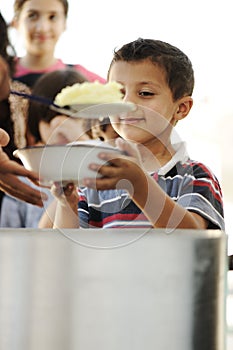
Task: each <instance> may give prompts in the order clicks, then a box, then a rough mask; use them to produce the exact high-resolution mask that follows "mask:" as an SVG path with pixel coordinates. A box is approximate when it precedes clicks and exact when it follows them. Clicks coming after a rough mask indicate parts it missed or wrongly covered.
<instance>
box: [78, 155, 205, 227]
mask: <svg viewBox="0 0 233 350" xmlns="http://www.w3.org/2000/svg"><path fill="white" fill-rule="evenodd" d="M131 154H132V157H129V156H119V157H117V158H116V157H115V158H114V155H112V156H111V155H109V154H107V153H106V154H102V155H101V158H102V159H104V160H105V161H108V162H110V164H111V165H112V166H102V167H101V168H99V166H97V165H94V164H93V165H92V166H91V168H92V170H96V171H97V170H98V169H99V172H100V173H101V175H102V176H103V177H102V178H100V179H96V178H95V179H94V178H93V179H85V180H84V185H86V186H88V187H92V188H97V189H98V190H106V189H114V188H118V189H120V188H121V189H124V190H127V191H128V193H129V195H130V197H131V198H132V200H133V201H134V203H135V204H136V205H137V206H138V207H139V208H140V209H141V210H142V212H143V213H144V215H145V216H146V217H147V218H148V220H149V221H150V222H151V224H152V226H153V227H155V228H158V227H159V228H169V229H172V228H187V229H191V228H195V229H206V228H207V225H208V223H207V221H206V220H205V219H204V218H203V217H201V216H200V215H198V214H195V213H193V212H191V211H188V210H187V209H185V208H183V207H182V206H180V205H179V204H178V203H176V202H175V201H174V200H173V199H172V198H171V197H169V196H168V195H167V194H166V192H165V191H164V190H163V189H162V188H161V187H160V186H159V185H158V183H157V182H156V181H155V180H154V179H153V178H152V177H151V176H150V175H149V174H148V173H147V172H146V171H145V170H144V169H143V167H142V165H141V164H140V161H139V160H138V159H139V158H137V154H136V152H134V151H133V152H132V153H131Z"/></svg>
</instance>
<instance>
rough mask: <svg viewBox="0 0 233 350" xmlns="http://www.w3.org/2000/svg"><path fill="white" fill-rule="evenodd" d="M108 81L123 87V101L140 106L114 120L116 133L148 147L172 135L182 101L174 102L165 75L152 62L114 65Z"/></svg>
mask: <svg viewBox="0 0 233 350" xmlns="http://www.w3.org/2000/svg"><path fill="white" fill-rule="evenodd" d="M109 81H117V82H119V83H121V84H122V85H123V86H124V90H123V93H124V101H130V102H133V103H135V104H136V105H140V106H141V107H139V109H138V111H136V112H130V113H129V114H127V115H126V116H114V117H111V122H112V124H113V127H114V129H115V130H116V132H117V133H118V134H119V135H120V136H122V137H123V138H125V139H129V140H133V141H135V142H138V143H143V144H146V143H147V142H148V141H150V139H154V138H158V137H162V135H163V134H164V133H167V135H170V132H171V129H172V126H173V125H175V123H176V121H177V120H178V119H182V118H178V116H177V111H178V110H179V108H180V100H179V101H175V102H174V101H173V96H172V92H171V90H170V88H169V86H168V84H167V82H166V76H165V72H164V71H163V69H162V68H160V67H159V66H158V65H157V66H156V65H155V64H153V63H152V62H151V61H150V60H143V61H139V62H125V61H118V62H115V63H114V64H113V65H112V67H111V70H110V72H109Z"/></svg>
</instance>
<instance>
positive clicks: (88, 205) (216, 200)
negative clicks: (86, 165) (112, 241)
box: [78, 142, 225, 230]
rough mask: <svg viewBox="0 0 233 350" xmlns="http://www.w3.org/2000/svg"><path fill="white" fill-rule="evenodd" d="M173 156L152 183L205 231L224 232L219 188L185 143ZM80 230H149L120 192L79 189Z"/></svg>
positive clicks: (138, 211) (210, 173)
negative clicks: (203, 222) (202, 224)
mask: <svg viewBox="0 0 233 350" xmlns="http://www.w3.org/2000/svg"><path fill="white" fill-rule="evenodd" d="M173 147H174V149H175V151H176V153H175V155H174V156H173V157H172V159H171V160H170V161H169V162H168V163H167V164H165V165H164V166H163V167H161V168H160V169H159V171H157V172H152V173H150V176H152V177H153V178H154V181H157V183H158V184H159V185H160V186H161V188H162V189H163V190H164V191H165V192H166V193H167V194H168V195H169V196H170V197H171V198H172V199H173V200H174V201H175V202H177V203H178V204H179V205H181V206H182V207H184V208H186V209H187V210H190V211H192V212H195V213H197V214H199V215H201V216H202V217H203V218H205V219H206V220H207V221H208V223H209V224H208V229H221V230H224V228H225V226H224V218H223V202H222V192H221V188H220V184H219V182H218V179H217V178H216V176H215V175H214V174H213V173H212V171H211V170H210V169H209V168H208V167H207V166H205V165H204V164H202V163H200V162H197V161H194V160H191V159H190V158H189V156H188V153H187V150H186V146H185V143H184V142H180V143H176V144H174V145H173ZM79 196H80V199H79V208H78V211H79V218H80V226H81V227H84V228H91V227H93V228H132V227H136V228H144V227H145V228H146V227H148V228H149V227H152V225H151V223H150V222H149V221H148V219H147V218H146V217H145V215H144V214H143V213H142V211H141V210H140V209H139V208H138V207H137V206H136V205H135V204H134V202H133V201H132V200H131V198H130V196H129V195H128V192H127V191H125V190H121V189H116V190H104V191H97V190H93V189H90V188H87V187H84V188H81V189H79Z"/></svg>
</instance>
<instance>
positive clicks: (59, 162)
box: [14, 141, 121, 186]
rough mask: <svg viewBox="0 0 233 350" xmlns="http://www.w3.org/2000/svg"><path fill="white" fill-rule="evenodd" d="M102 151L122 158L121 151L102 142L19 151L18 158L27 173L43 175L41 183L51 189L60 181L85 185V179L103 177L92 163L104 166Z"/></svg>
mask: <svg viewBox="0 0 233 350" xmlns="http://www.w3.org/2000/svg"><path fill="white" fill-rule="evenodd" d="M101 151H104V152H106V151H108V152H111V153H116V154H120V153H121V151H120V150H119V149H117V148H115V147H112V146H110V145H108V144H106V143H104V142H100V141H97V142H96V141H94V142H92V141H84V142H83V141H82V142H74V143H72V144H68V145H46V146H32V147H25V148H21V149H17V150H15V151H14V156H16V157H18V158H19V159H20V160H21V161H22V163H23V165H24V166H25V168H26V169H29V170H33V171H35V172H36V173H38V174H39V178H40V183H41V184H42V185H45V186H51V185H52V183H53V182H55V181H58V182H62V183H63V184H67V183H68V182H74V183H75V184H79V185H82V180H83V178H84V177H92V178H93V177H99V174H97V172H96V171H92V170H91V169H89V164H90V163H98V164H104V163H105V162H104V161H103V160H101V159H100V158H99V157H98V154H99V153H100V152H101Z"/></svg>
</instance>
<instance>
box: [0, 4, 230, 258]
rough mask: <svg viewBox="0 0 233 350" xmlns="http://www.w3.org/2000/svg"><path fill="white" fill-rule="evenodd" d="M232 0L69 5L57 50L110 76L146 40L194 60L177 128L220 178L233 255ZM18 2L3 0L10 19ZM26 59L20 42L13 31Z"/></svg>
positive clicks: (194, 153) (193, 153) (3, 9)
mask: <svg viewBox="0 0 233 350" xmlns="http://www.w3.org/2000/svg"><path fill="white" fill-rule="evenodd" d="M231 4H232V1H231V0H222V1H221V2H220V1H217V0H205V1H202V2H195V1H192V2H187V1H185V0H176V1H174V0H164V1H160V2H157V1H155V0H147V1H146V2H141V1H137V0H127V1H126V0H118V1H116V2H112V3H111V2H110V1H109V0H98V1H94V0H93V1H88V0H69V5H70V10H69V16H68V25H67V30H66V33H64V35H63V37H62V39H61V41H60V42H59V45H58V47H57V56H58V57H61V58H62V59H63V60H64V61H65V62H66V63H80V64H83V65H84V66H85V67H86V68H88V69H89V70H92V71H94V72H95V73H98V74H99V75H101V76H103V77H106V74H107V69H108V65H109V63H110V61H111V58H112V53H113V50H114V48H116V47H119V46H121V45H122V44H124V43H126V42H128V41H131V40H134V39H136V38H138V37H144V38H154V39H159V40H163V41H167V42H169V43H171V44H173V45H175V46H177V47H179V48H180V49H181V50H183V51H184V52H185V53H186V54H187V55H188V56H189V58H190V59H191V61H192V63H193V67H194V71H195V77H196V85H195V90H194V95H193V97H194V106H193V108H192V111H191V113H190V115H189V116H188V117H187V118H186V120H183V121H181V122H180V123H179V124H178V125H177V131H178V133H179V135H180V136H181V137H182V138H184V139H185V140H186V141H187V143H188V148H189V151H190V155H191V157H192V158H194V159H195V158H196V159H198V160H199V161H202V162H204V163H205V164H206V165H208V166H209V167H210V168H211V169H212V170H213V171H214V172H215V174H216V175H217V177H218V178H219V180H220V182H221V184H222V189H223V194H224V202H225V217H226V232H227V234H228V235H229V245H228V252H229V254H233V219H232V218H231V216H232V215H231V213H233V185H232V179H233V160H232V156H231V151H232V150H233V140H232V133H233V102H232V81H233V65H232V62H233V45H232V32H233V22H232V11H231V7H230V6H231ZM12 8H13V0H0V9H1V12H2V14H3V16H4V17H5V19H6V20H7V21H10V20H11V19H12V14H13V11H12ZM10 35H11V38H12V43H13V44H14V46H15V48H16V50H17V53H18V55H20V54H21V53H23V51H22V45H21V42H20V39H19V38H18V37H17V34H16V33H15V31H14V30H11V32H10Z"/></svg>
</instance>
